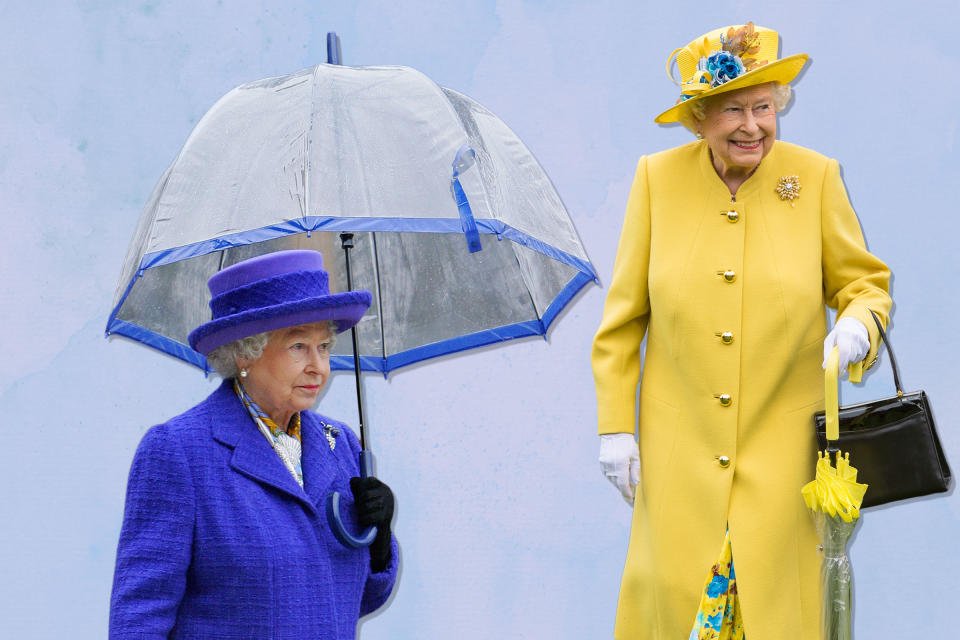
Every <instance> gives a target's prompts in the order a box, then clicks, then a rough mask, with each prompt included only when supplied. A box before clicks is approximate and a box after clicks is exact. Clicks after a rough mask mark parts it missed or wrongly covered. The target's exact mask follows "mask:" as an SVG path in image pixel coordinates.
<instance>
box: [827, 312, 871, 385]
mask: <svg viewBox="0 0 960 640" xmlns="http://www.w3.org/2000/svg"><path fill="white" fill-rule="evenodd" d="M834 347H837V348H839V350H840V377H841V378H842V377H843V376H844V375H846V373H847V366H848V365H850V364H851V363H853V362H860V361H861V360H863V359H864V358H865V357H866V356H867V352H869V351H870V334H869V333H868V332H867V328H866V327H865V326H864V325H863V323H862V322H860V321H859V320H857V319H856V318H840V319H839V320H837V324H835V325H834V326H833V331H831V332H830V333H828V334H827V338H826V339H825V340H824V341H823V365H822V366H823V368H824V369H826V368H827V357H828V356H829V355H830V352H831V351H833V348H834Z"/></svg>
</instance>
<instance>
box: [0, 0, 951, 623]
mask: <svg viewBox="0 0 960 640" xmlns="http://www.w3.org/2000/svg"><path fill="white" fill-rule="evenodd" d="M0 15H2V16H3V38H0V81H2V86H3V89H2V91H0V215H2V218H0V219H2V222H3V230H2V233H0V273H2V275H3V285H2V288H0V296H2V297H0V322H2V326H3V330H2V332H0V363H2V367H0V407H2V408H3V414H2V415H3V419H2V425H3V426H2V427H0V433H2V436H3V437H2V446H0V482H2V486H3V489H2V493H0V496H2V498H0V540H2V541H3V542H2V544H0V567H2V570H0V637H5V638H77V639H85V638H101V637H104V635H105V632H106V621H107V610H108V598H109V592H110V584H111V578H112V571H113V559H114V552H115V546H116V540H117V535H118V531H119V526H120V519H121V515H122V508H123V495H124V486H125V482H126V474H127V470H128V468H129V464H130V460H131V457H132V455H133V451H134V449H135V447H136V445H137V443H138V441H139V439H140V437H141V436H142V435H143V433H144V431H145V430H146V429H147V428H148V427H149V426H150V425H151V424H155V423H157V422H161V421H163V420H164V419H166V418H168V417H170V416H171V415H173V414H175V413H178V412H180V411H181V410H183V409H185V408H186V407H188V406H190V405H192V404H194V403H195V402H197V401H199V400H200V399H201V398H202V397H204V396H205V395H206V394H207V393H209V391H210V390H211V389H212V388H213V385H214V384H215V382H214V381H211V380H205V379H204V378H203V377H202V375H200V374H199V373H198V372H197V370H195V369H193V368H192V367H189V366H188V365H185V364H184V363H182V362H179V361H176V360H173V359H171V358H168V357H164V356H161V355H159V354H157V353H156V352H153V351H151V350H148V349H146V348H144V347H142V346H140V345H137V344H134V343H131V342H128V341H125V340H123V339H112V340H110V341H107V340H104V338H103V327H104V325H105V322H106V316H107V313H108V312H109V309H110V304H111V300H112V297H113V292H114V287H115V286H116V280H117V277H118V276H119V270H120V264H121V260H122V259H123V256H124V253H125V249H126V245H127V242H128V241H129V239H130V237H131V234H132V232H133V228H134V225H135V223H136V220H137V217H138V215H139V213H140V209H141V207H142V206H143V204H144V202H145V201H146V199H147V196H148V195H149V193H150V191H151V190H152V188H153V186H154V184H155V182H156V180H157V179H158V178H159V176H160V174H161V173H162V171H163V170H164V168H165V167H166V165H167V164H168V163H169V162H170V160H171V159H172V158H173V157H174V155H175V154H176V153H177V151H178V150H179V148H180V146H181V145H182V144H183V142H184V141H185V139H186V137H187V135H188V134H189V133H190V131H191V129H192V127H193V126H194V125H195V124H196V123H197V121H198V120H199V118H200V117H201V116H202V115H203V113H204V112H205V111H206V109H208V108H209V107H210V106H211V105H212V104H213V103H214V102H215V101H216V100H217V99H218V98H219V97H220V96H221V95H223V94H224V93H226V92H227V91H228V90H230V89H231V88H233V87H234V86H236V85H239V84H241V83H243V82H247V81H250V80H254V79H257V78H262V77H267V76H274V75H281V74H284V73H288V72H291V71H294V70H297V69H300V68H304V67H307V66H311V65H313V64H316V63H318V62H323V61H325V60H326V54H325V33H326V32H327V31H328V30H335V31H337V32H338V33H339V35H340V36H341V38H342V40H343V57H344V62H345V63H347V64H403V65H409V66H413V67H416V68H418V69H420V70H421V71H423V72H424V73H426V74H427V75H428V76H430V77H432V78H433V79H434V80H436V81H437V82H438V83H439V84H442V85H445V86H449V87H451V88H454V89H457V90H458V91H461V92H464V93H466V94H468V95H470V96H471V97H473V98H474V99H476V100H477V101H479V102H480V103H482V104H484V105H485V106H487V107H488V108H490V109H491V110H492V111H494V112H495V113H497V114H498V115H499V116H500V117H501V118H502V119H503V120H504V121H505V122H507V123H508V124H509V125H510V126H511V128H513V129H514V130H515V131H516V132H517V133H518V134H519V135H520V136H521V137H522V138H523V140H524V141H525V142H526V144H527V145H528V146H529V147H530V148H531V149H532V150H533V152H534V153H535V154H536V155H537V157H538V158H539V160H540V161H541V163H542V164H543V166H544V168H545V169H546V170H547V172H548V173H549V175H550V176H551V178H552V179H553V181H554V183H555V184H556V185H557V188H558V190H559V192H560V194H561V196H562V197H563V198H564V200H565V202H566V204H567V206H568V208H569V210H570V212H571V214H572V216H573V219H574V222H575V224H576V225H577V227H578V229H579V231H580V235H581V238H582V240H583V242H584V244H585V246H586V248H587V251H588V253H589V255H590V257H591V259H592V260H593V262H594V264H595V266H596V268H597V270H598V272H599V273H600V277H601V280H602V281H603V282H604V283H606V282H607V281H608V280H609V277H610V272H611V269H612V264H613V256H614V251H615V248H616V241H617V236H618V233H619V229H620V224H621V221H622V215H623V213H622V212H623V207H624V204H625V202H626V198H627V192H628V189H629V185H630V182H631V178H632V173H633V169H634V166H635V163H636V160H637V158H638V156H639V155H641V154H643V153H648V152H652V151H656V150H659V149H663V148H667V147H670V146H674V145H677V144H680V143H682V142H685V141H687V140H688V139H689V134H687V133H686V132H685V131H684V130H682V129H679V128H677V127H658V126H656V125H654V124H653V122H652V119H653V116H654V115H656V114H657V113H659V112H660V111H661V110H662V109H664V108H666V106H668V105H670V104H672V102H673V101H674V99H675V97H676V89H675V87H674V86H673V85H671V84H670V83H669V81H668V80H667V78H666V76H665V73H664V71H663V66H664V61H665V59H666V56H667V54H668V53H669V52H670V51H671V50H673V49H674V48H675V47H677V46H681V45H683V44H685V43H686V42H687V41H688V40H690V39H691V38H693V37H694V36H696V35H697V34H700V33H703V32H705V31H707V30H709V29H712V28H715V27H717V26H722V25H726V24H731V23H738V22H743V21H746V20H749V19H752V20H754V21H755V22H756V23H757V24H761V25H764V26H769V27H773V28H777V29H779V30H780V31H781V33H782V35H783V53H785V54H789V53H794V52H799V51H806V52H809V53H810V54H811V55H812V58H813V62H812V64H810V65H809V66H808V68H807V70H806V71H805V72H804V74H803V75H802V76H801V77H800V79H799V80H798V82H797V83H796V84H795V95H796V101H795V103H794V104H793V105H792V106H791V108H790V109H789V110H788V112H787V113H786V114H785V115H784V117H783V118H782V119H781V137H782V138H783V139H785V140H790V141H792V142H796V143H798V144H802V145H804V146H808V147H812V148H814V149H816V150H818V151H820V152H822V153H825V154H827V155H830V156H833V157H836V158H838V159H839V160H840V162H841V165H842V167H843V172H844V179H845V181H846V184H847V187H848V190H849V191H850V195H851V199H852V201H853V203H854V206H855V208H856V209H857V211H858V212H859V214H860V216H861V221H862V223H863V226H864V229H865V234H866V237H867V240H868V243H869V245H870V247H871V249H872V250H873V251H874V252H875V253H876V254H878V255H879V256H881V257H882V258H883V259H885V260H886V261H887V262H888V264H889V265H890V266H891V268H892V269H893V271H894V273H895V279H894V297H895V299H896V311H895V318H894V325H893V330H892V336H891V337H892V338H893V340H895V344H896V345H897V347H898V351H899V353H898V355H899V358H900V360H901V361H902V362H901V366H902V368H903V370H904V375H905V380H906V384H907V386H908V387H909V388H911V389H912V388H921V387H922V388H925V389H926V390H927V391H928V392H929V393H930V395H931V397H932V398H933V402H934V409H935V411H936V413H937V417H938V418H939V421H940V429H941V434H942V438H943V441H944V445H945V447H946V448H947V452H948V455H949V456H950V457H951V458H952V460H953V461H954V462H955V463H956V464H957V465H960V433H958V431H957V429H956V426H955V425H956V424H957V415H958V412H960V392H958V391H957V374H956V370H957V362H958V360H960V338H958V332H957V331H956V330H955V321H954V319H955V317H956V316H957V314H958V312H960V303H958V301H957V293H958V285H957V272H958V267H960V258H958V252H957V249H956V245H957V239H958V238H960V222H958V216H957V208H958V207H957V203H958V195H957V183H958V169H960V161H958V154H957V149H956V146H957V144H958V140H957V124H958V115H957V103H958V99H960V89H958V84H957V83H956V81H955V77H956V75H957V74H956V69H957V68H958V67H960V54H958V49H957V45H956V31H957V27H958V25H960V20H958V18H960V7H958V5H957V3H956V1H955V0H950V1H947V0H942V1H930V2H924V3H912V4H911V5H910V6H909V8H906V7H904V8H902V10H899V11H883V10H881V9H880V6H879V5H878V4H877V3H875V2H864V1H862V0H857V1H847V2H840V1H813V2H808V3H805V4H801V3H789V4H782V5H781V4H778V3H771V2H755V1H752V0H740V1H720V2H713V3H703V2H694V1H692V0H676V1H674V2H670V3H656V4H655V3H648V2H629V1H626V0H597V1H591V2H586V1H581V2H547V1H546V0H542V1H533V0H530V1H523V0H501V1H499V2H494V1H480V0H459V1H457V2H439V1H437V2H427V1H425V0H424V1H417V0H396V1H393V2H387V1H384V0H373V1H368V2H362V3H355V4H354V3H320V2H306V1H303V0H300V1H292V2H285V3H274V2H265V1H264V2H251V1H247V2H229V1H227V2H224V1H221V2H208V1H205V0H202V1H198V2H144V1H141V2H99V1H93V0H81V1H77V2H67V1H65V0H51V1H50V2H44V3H31V4H29V5H28V4H26V3H14V2H3V3H0ZM603 297H604V291H603V289H601V288H599V287H595V286H591V287H588V288H587V289H586V290H585V291H584V292H583V293H582V294H581V295H580V296H579V297H578V298H577V299H576V300H575V301H574V303H573V305H572V306H571V307H570V308H568V310H567V311H566V312H564V314H563V315H562V316H561V318H560V320H559V322H558V323H557V324H556V325H555V328H554V329H553V330H552V332H551V334H550V336H549V340H548V341H547V342H546V343H545V342H544V341H542V340H536V339H534V340H529V341H521V342H517V343H510V344H506V345H501V346H499V347H496V348H486V349H482V350H479V351H476V352H470V353H468V354H463V355H459V356H454V357H449V358H446V359H443V360H440V361H435V362H431V363H428V364H424V365H419V366H415V367H412V368H410V369H407V370H404V371H401V372H398V373H396V374H395V375H393V376H392V377H391V378H390V379H389V380H388V381H384V380H383V379H382V378H378V377H377V376H368V377H367V378H366V394H367V400H368V403H369V409H368V411H369V418H368V420H369V423H370V425H371V429H372V433H371V444H372V447H373V449H374V450H375V451H376V453H377V456H378V470H379V475H380V476H381V477H383V478H384V479H385V480H386V481H387V482H389V483H390V484H391V485H392V487H393V488H394V490H395V492H396V494H397V502H398V508H397V515H396V520H395V529H396V531H397V534H398V536H399V539H400V541H401V546H402V562H403V568H402V574H401V579H400V582H399V584H398V586H397V589H396V592H395V595H394V597H393V598H392V599H391V601H390V603H389V605H388V606H387V607H386V608H385V609H383V610H382V611H381V612H379V613H378V614H376V615H374V616H372V617H371V618H368V619H366V620H365V621H363V622H362V624H361V628H360V634H359V636H360V638H362V639H363V640H377V639H381V638H390V639H404V638H418V639H420V638H445V637H457V638H458V639H459V640H472V639H480V638H483V639H486V638H529V639H540V638H552V639H558V640H560V639H571V640H572V639H583V638H609V637H611V635H612V628H613V618H614V612H615V607H616V599H617V591H618V586H619V578H620V571H621V568H622V563H623V559H624V555H625V551H626V543H627V537H628V532H629V523H630V513H629V510H628V509H627V507H626V506H625V505H624V504H623V502H622V500H621V499H620V498H619V496H618V495H617V494H616V492H615V490H614V489H613V488H612V487H611V486H610V485H609V484H608V483H607V482H606V481H605V480H604V479H603V478H602V477H601V475H600V473H599V468H598V465H597V463H596V456H597V447H598V441H597V437H596V435H595V429H594V410H595V407H594V404H595V401H594V395H593V388H592V377H591V374H590V367H589V346H590V340H591V337H592V334H593V332H594V330H595V328H596V327H597V325H598V323H599V320H600V315H601V309H602V303H603ZM890 389H891V379H890V376H889V374H888V373H887V372H886V371H885V370H884V371H881V372H879V373H876V374H874V375H872V376H871V377H870V378H869V379H868V381H867V383H866V384H865V385H864V386H863V388H859V389H854V390H851V389H846V390H845V392H846V393H845V397H846V399H847V400H851V399H864V398H868V397H876V396H880V395H885V394H887V393H888V392H889V390H890ZM322 405H323V408H324V411H325V412H327V413H329V414H331V415H334V416H338V417H341V418H343V419H345V420H347V421H351V420H353V419H354V417H355V408H354V398H353V387H352V381H351V380H350V377H349V376H347V375H342V374H341V375H338V376H336V377H335V378H334V379H333V381H332V383H331V384H330V386H329V387H328V389H327V390H326V392H325V395H324V397H323V398H322ZM798 490H799V487H798ZM958 517H960V501H958V499H957V497H956V496H955V494H954V493H951V494H950V495H949V496H948V497H946V498H943V497H941V498H937V499H926V500H919V501H915V502H913V503H910V504H904V505H899V506H896V507H892V508H884V509H880V510H876V511H871V512H868V513H867V514H866V515H865V517H864V519H863V522H862V525H861V528H860V530H859V532H858V533H857V535H856V538H855V540H854V544H853V546H852V560H853V566H854V574H855V594H856V608H855V615H856V631H857V635H858V636H859V637H864V638H892V637H917V638H922V637H945V636H946V635H947V634H948V633H949V632H950V631H951V630H952V629H953V628H954V626H955V624H954V622H953V611H952V610H951V608H950V606H949V605H948V604H947V603H948V602H949V601H950V598H949V596H948V594H949V593H951V592H952V588H953V585H954V583H955V579H956V576H957V575H960V554H958V553H957V542H956V541H957V539H958V533H960V527H958ZM944 596H947V597H944ZM691 622H692V620H691Z"/></svg>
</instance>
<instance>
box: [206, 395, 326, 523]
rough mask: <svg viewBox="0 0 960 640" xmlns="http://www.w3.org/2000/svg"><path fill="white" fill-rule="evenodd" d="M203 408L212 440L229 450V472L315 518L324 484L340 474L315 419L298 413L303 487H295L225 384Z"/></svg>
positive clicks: (238, 400)
mask: <svg viewBox="0 0 960 640" xmlns="http://www.w3.org/2000/svg"><path fill="white" fill-rule="evenodd" d="M205 404H207V405H208V408H209V410H208V416H209V419H210V428H211V433H212V434H213V438H214V439H215V440H216V441H217V442H219V443H220V444H223V445H225V446H227V447H229V448H231V449H233V456H232V457H231V459H230V466H231V468H233V469H234V470H235V471H237V472H238V473H241V474H243V475H245V476H247V477H248V478H250V479H252V480H254V481H256V482H259V483H260V484H262V485H265V486H268V487H271V488H273V489H276V490H277V491H280V492H282V493H284V494H286V495H287V496H289V497H291V498H293V499H295V500H297V501H299V502H301V503H302V504H303V505H304V506H305V507H306V508H307V509H308V510H310V511H311V512H312V514H313V515H316V512H317V509H318V508H319V507H320V503H321V501H322V500H325V499H326V496H327V493H329V489H330V485H331V484H332V483H333V480H334V478H335V477H336V475H337V473H338V471H339V470H340V465H339V462H338V460H337V456H336V455H335V454H334V452H333V451H331V450H330V446H329V445H328V444H327V439H326V437H325V436H324V435H323V430H322V427H321V425H320V423H319V420H318V419H317V417H316V416H315V415H314V414H313V413H311V412H309V411H304V412H303V413H302V414H301V430H300V438H301V445H302V448H303V452H302V458H301V466H302V467H303V484H304V487H303V488H301V487H300V485H299V484H297V481H296V480H294V479H293V476H291V475H290V472H289V471H288V470H287V468H286V467H285V466H284V464H283V462H282V461H281V460H280V457H279V456H278V455H277V453H276V452H275V451H274V450H273V448H272V447H271V446H270V443H268V442H267V439H266V438H264V437H263V434H262V433H260V431H259V429H257V427H256V425H254V424H253V421H252V420H251V419H250V415H249V414H248V413H247V410H246V408H244V406H243V404H242V403H241V402H240V399H239V398H237V394H236V393H235V392H234V390H233V386H232V383H231V382H230V381H229V380H225V381H224V382H223V384H221V385H220V388H219V389H217V390H216V391H214V392H213V394H212V395H211V396H210V397H209V398H207V400H206V403H205Z"/></svg>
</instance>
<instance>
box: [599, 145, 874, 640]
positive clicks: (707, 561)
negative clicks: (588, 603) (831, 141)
mask: <svg viewBox="0 0 960 640" xmlns="http://www.w3.org/2000/svg"><path fill="white" fill-rule="evenodd" d="M791 175H796V176H799V180H800V183H801V185H802V188H801V191H800V197H799V198H798V199H796V200H795V201H794V206H791V203H790V202H789V201H784V200H781V199H780V198H779V197H778V195H777V193H776V191H775V189H776V187H777V184H778V180H779V179H780V178H781V177H783V176H791ZM728 212H736V213H735V214H728ZM725 273H726V275H724V274H725ZM889 279H890V272H889V270H888V269H887V267H886V266H885V265H884V264H883V263H882V262H881V261H880V260H878V259H877V258H876V257H874V256H873V255H871V254H870V253H869V252H868V251H867V250H866V248H865V246H864V241H863V235H862V234H861V232H860V226H859V223H858V221H857V217H856V214H855V213H854V211H853V209H852V208H851V206H850V203H849V201H848V199H847V195H846V191H845V190H844V187H843V182H842V180H841V178H840V171H839V166H838V164H837V162H836V161H835V160H831V159H829V158H826V157H824V156H822V155H820V154H818V153H815V152H813V151H810V150H808V149H804V148H802V147H798V146H796V145H792V144H789V143H785V142H780V141H778V142H776V143H775V144H774V147H773V149H772V150H771V151H770V153H769V154H768V155H767V157H766V158H764V160H763V162H762V163H761V164H760V166H759V167H758V168H757V170H756V172H755V173H754V174H753V175H752V176H751V177H750V178H749V179H748V180H747V181H746V182H744V184H743V185H742V186H741V187H740V189H739V191H738V192H737V196H736V201H735V202H732V201H731V198H730V193H729V191H728V190H727V188H726V186H725V185H724V183H723V182H722V181H721V180H720V178H719V177H718V176H717V174H716V172H715V171H714V169H713V166H712V163H711V160H710V155H709V150H708V147H707V144H706V143H705V142H693V143H690V144H687V145H684V146H682V147H678V148H676V149H671V150H668V151H664V152H661V153H657V154H654V155H651V156H648V157H644V158H641V159H640V163H639V166H638V167H637V173H636V177H635V179H634V183H633V189H632V191H631V193H630V200H629V203H628V205H627V213H626V218H625V221H624V225H623V231H622V234H621V236H620V246H619V249H618V251H617V259H616V263H615V266H614V272H613V279H612V280H611V283H610V289H609V292H608V293H607V299H606V304H605V306H604V312H603V321H602V323H601V326H600V329H599V331H598V332H597V335H596V337H595V339H594V344H593V370H594V377H595V380H596V387H597V402H598V406H599V424H600V429H599V431H600V433H601V434H604V433H619V432H629V433H632V432H634V429H635V422H636V416H637V384H638V382H640V372H641V353H640V348H641V342H642V341H643V339H644V337H646V350H645V352H644V355H643V361H644V364H643V380H642V382H640V393H639V402H640V406H639V442H640V457H641V481H640V485H639V487H638V490H637V498H636V501H635V504H634V515H633V527H632V531H631V535H630V545H629V549H628V552H627V561H626V566H625V567H624V572H623V581H622V584H621V587H620V602H619V606H618V609H617V624H616V630H615V636H616V638H618V639H619V640H634V639H636V640H641V639H642V640H681V639H686V638H687V637H688V636H689V634H690V630H691V629H692V627H693V623H694V618H695V616H696V611H697V607H698V604H699V601H700V595H701V593H702V589H703V585H704V581H705V579H706V577H707V574H708V572H709V570H710V567H711V566H712V565H713V563H714V562H715V561H716V559H717V557H718V556H719V554H720V549H721V543H722V542H723V537H724V531H725V528H726V527H727V526H728V524H729V527H730V535H731V540H732V544H733V559H734V566H735V568H736V573H737V583H738V585H739V594H740V602H741V606H742V609H743V619H744V629H745V631H746V637H747V638H748V639H749V640H784V638H791V639H793V638H799V639H804V640H805V639H808V638H809V639H813V638H819V637H820V636H819V626H820V622H819V616H820V588H819V583H820V554H819V551H818V549H817V545H818V543H819V540H818V538H817V534H816V532H815V531H814V528H813V525H812V520H811V518H810V514H809V513H808V511H807V508H806V506H805V505H804V502H803V500H802V498H801V496H800V488H801V487H802V486H803V485H804V484H805V483H806V482H808V481H810V480H811V479H812V478H813V473H814V463H815V461H816V445H815V439H814V435H813V421H812V414H813V413H814V411H816V410H818V409H822V407H823V370H822V369H821V361H822V358H823V353H822V345H823V339H824V337H825V336H826V333H827V324H826V309H825V306H824V303H826V304H827V305H829V306H831V307H834V308H837V309H838V310H839V313H840V317H854V318H857V319H859V320H860V321H861V322H863V324H864V325H865V326H866V327H867V329H868V330H869V331H870V338H871V349H870V353H869V354H868V355H867V358H866V361H867V362H871V363H872V361H873V359H874V358H875V356H876V348H877V330H876V326H875V325H874V322H873V320H872V319H871V317H870V313H869V311H868V309H873V310H874V311H875V312H877V314H878V315H879V316H880V318H881V320H882V321H883V322H884V323H886V321H887V318H888V314H889V311H890V305H891V301H890V298H889V296H888V293H887V291H888V290H889ZM725 332H729V333H730V335H729V336H727V338H726V339H725V338H724V337H723V334H724V333H725ZM721 394H729V399H727V398H723V399H721V397H720V396H721ZM727 400H729V402H728V403H727V404H726V406H725V405H724V402H726V401H727ZM722 456H725V458H721V457H722Z"/></svg>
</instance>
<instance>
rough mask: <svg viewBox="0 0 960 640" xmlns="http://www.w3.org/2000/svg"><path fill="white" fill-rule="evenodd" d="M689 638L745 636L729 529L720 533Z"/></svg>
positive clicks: (725, 639) (721, 639) (715, 639)
mask: <svg viewBox="0 0 960 640" xmlns="http://www.w3.org/2000/svg"><path fill="white" fill-rule="evenodd" d="M689 640H744V636H743V617H742V616H741V613H740V601H739V598H737V577H736V574H735V573H734V570H733V547H732V546H731V544H730V529H727V533H726V534H725V535H724V536H723V548H722V549H721V550H720V559H719V560H717V563H716V564H715V565H713V568H712V569H711V571H710V575H709V576H708V577H707V582H706V584H704V586H703V596H702V597H701V598H700V609H699V610H698V611H697V619H696V621H695V622H694V625H693V631H691V632H690V638H689Z"/></svg>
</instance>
